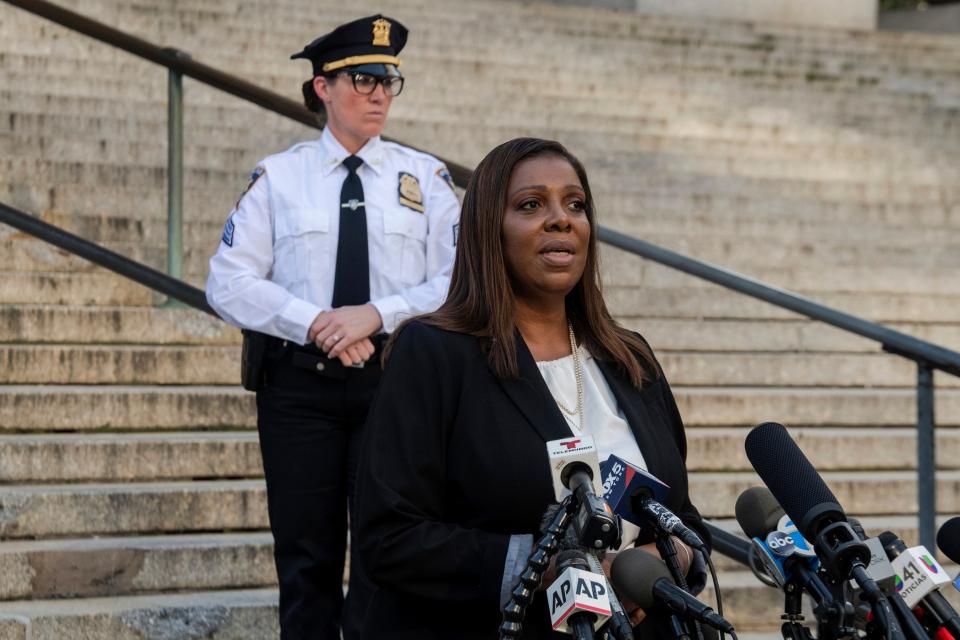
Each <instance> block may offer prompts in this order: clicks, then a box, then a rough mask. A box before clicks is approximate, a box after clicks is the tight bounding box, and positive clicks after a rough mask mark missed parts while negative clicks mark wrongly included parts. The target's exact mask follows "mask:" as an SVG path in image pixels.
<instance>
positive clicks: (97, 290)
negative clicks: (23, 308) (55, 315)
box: [0, 269, 162, 306]
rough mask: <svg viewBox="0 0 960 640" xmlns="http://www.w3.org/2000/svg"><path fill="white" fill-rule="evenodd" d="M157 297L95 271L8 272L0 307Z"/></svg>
mask: <svg viewBox="0 0 960 640" xmlns="http://www.w3.org/2000/svg"><path fill="white" fill-rule="evenodd" d="M160 301H162V297H161V296H160V295H159V294H155V293H154V292H153V291H151V290H150V289H148V288H146V287H144V286H141V285H139V284H137V283H135V282H133V281H132V280H129V279H127V278H123V277H121V276H119V275H115V274H113V273H110V272H108V271H106V270H104V269H97V270H95V271H91V272H89V273H59V272H40V271H33V272H29V271H28V272H24V271H8V272H7V273H5V274H4V277H3V278H0V304H15V303H22V304H74V305H96V304H102V305H127V304H129V305H137V306H143V305H150V304H157V303H158V302H160Z"/></svg>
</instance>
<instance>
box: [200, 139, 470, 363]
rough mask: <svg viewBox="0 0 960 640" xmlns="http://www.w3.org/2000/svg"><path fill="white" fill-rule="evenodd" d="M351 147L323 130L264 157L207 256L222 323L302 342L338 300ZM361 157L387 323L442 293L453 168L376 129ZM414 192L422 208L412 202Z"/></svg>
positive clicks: (377, 289)
mask: <svg viewBox="0 0 960 640" xmlns="http://www.w3.org/2000/svg"><path fill="white" fill-rule="evenodd" d="M349 155H350V154H349V153H347V151H346V150H345V149H344V148H343V146H342V145H341V144H340V143H339V142H338V141H337V139H336V138H335V137H334V136H333V134H332V133H330V130H329V129H324V131H323V134H322V135H321V136H320V139H319V140H314V141H310V142H303V143H300V144H297V145H294V146H293V147H291V148H290V149H288V150H287V151H284V152H283V153H279V154H276V155H273V156H270V157H268V158H266V159H265V160H263V161H262V162H261V163H260V164H259V165H258V166H257V172H258V173H259V172H262V175H260V176H259V177H258V178H256V179H255V180H254V181H253V182H252V183H251V185H250V186H249V187H248V189H247V191H246V192H245V193H244V194H243V195H242V196H241V198H240V201H239V202H238V203H237V206H236V208H235V209H234V210H233V211H232V212H231V214H230V217H229V219H228V220H227V226H226V228H225V229H224V233H223V238H222V239H221V242H220V247H219V248H218V249H217V253H216V254H215V255H214V256H213V257H212V258H211V259H210V276H209V278H208V280H207V301H208V302H209V303H210V306H211V307H213V309H214V310H215V311H216V312H217V313H218V314H220V316H221V317H223V319H225V320H226V321H227V322H229V323H231V324H233V325H236V326H238V327H241V328H245V329H253V330H256V331H260V332H262V333H266V334H269V335H272V336H276V337H280V338H284V339H287V340H292V341H295V342H297V343H298V344H304V343H306V341H307V332H308V330H309V329H310V325H311V324H312V323H313V320H314V318H316V316H317V314H318V313H320V312H321V311H324V310H329V309H330V308H331V306H330V303H331V300H332V299H333V281H334V273H335V270H336V264H337V241H338V235H339V230H340V190H341V187H342V186H343V181H344V180H345V179H346V177H347V168H346V167H344V166H343V164H342V163H343V160H344V158H346V157H347V156H349ZM356 155H357V156H359V157H360V158H361V159H363V164H362V165H361V166H360V168H359V169H357V174H358V175H359V176H360V180H361V182H362V184H363V196H364V201H365V208H366V215H367V238H368V256H369V263H370V297H371V300H370V302H371V303H372V304H373V306H375V307H376V308H377V310H378V311H379V312H380V317H381V318H382V319H383V329H382V330H383V331H386V332H390V331H393V329H394V328H396V326H397V324H399V323H400V322H402V321H403V320H404V319H405V318H408V317H410V316H413V315H416V314H419V313H424V312H427V311H432V310H434V309H436V308H437V307H439V306H440V304H441V303H442V302H443V300H444V299H445V298H446V295H447V288H448V286H449V283H450V273H451V271H452V270H453V256H454V252H455V246H454V245H455V242H456V232H457V225H458V222H459V217H460V203H459V201H458V200H457V197H456V194H455V193H454V191H453V186H452V182H451V181H450V178H449V173H448V172H447V169H446V167H445V166H444V165H443V163H442V162H440V161H439V160H437V159H436V158H434V157H433V156H430V155H428V154H425V153H421V152H419V151H414V150H413V149H410V148H407V147H404V146H401V145H398V144H395V143H392V142H385V141H383V140H381V139H380V138H379V137H376V138H371V139H370V140H369V141H368V142H367V144H366V145H364V147H363V148H362V149H360V150H359V151H358V152H357V153H356ZM255 175H256V173H255ZM411 176H412V178H413V179H412V180H411ZM401 178H402V179H403V183H404V184H403V186H404V190H403V200H404V201H405V202H407V203H408V204H407V205H405V204H402V203H401ZM412 184H413V186H414V188H413V189H411V185H412ZM417 186H418V187H419V189H417V188H416V187H417ZM417 191H419V193H417ZM417 195H419V197H420V204H422V207H423V212H421V211H418V210H416V208H415V205H416V204H417V202H416V196H417ZM411 196H412V197H411ZM411 200H413V202H412V204H413V205H414V207H411V206H408V205H409V204H411Z"/></svg>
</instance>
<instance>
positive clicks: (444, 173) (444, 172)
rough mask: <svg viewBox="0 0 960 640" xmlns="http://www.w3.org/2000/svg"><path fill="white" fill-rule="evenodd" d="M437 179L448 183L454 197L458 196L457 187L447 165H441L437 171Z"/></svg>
mask: <svg viewBox="0 0 960 640" xmlns="http://www.w3.org/2000/svg"><path fill="white" fill-rule="evenodd" d="M437 177H438V178H440V179H441V180H443V181H444V182H446V183H447V186H448V187H450V190H451V191H453V195H457V186H456V185H455V184H453V176H452V175H450V171H449V170H448V169H447V165H445V164H442V165H440V168H439V169H437Z"/></svg>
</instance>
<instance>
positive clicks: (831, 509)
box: [744, 422, 846, 541]
mask: <svg viewBox="0 0 960 640" xmlns="http://www.w3.org/2000/svg"><path fill="white" fill-rule="evenodd" d="M744 448H745V449H746V452H747V458H749V459H750V464H752V465H753V468H754V469H755V470H756V472H757V473H758V474H759V475H760V477H761V478H762V479H763V482H764V483H765V484H766V485H767V487H769V488H770V491H771V492H772V493H773V495H774V497H776V499H777V502H779V503H780V506H781V507H783V510H784V511H786V512H787V514H788V515H789V516H790V518H791V519H792V520H793V522H794V524H795V525H796V526H797V528H798V529H799V530H800V533H801V534H803V537H805V538H806V539H807V540H811V541H813V540H816V538H817V533H819V528H820V527H819V525H820V523H822V522H829V520H845V519H846V516H845V515H844V513H843V509H842V508H841V507H840V504H839V503H838V502H837V498H836V497H835V496H834V495H833V492H832V491H830V489H829V487H827V484H826V483H825V482H824V481H823V478H821V477H820V474H819V473H817V470H816V469H814V468H813V465H812V464H810V461H809V460H807V456H805V455H804V454H803V451H801V450H800V447H798V446H797V443H796V442H794V441H793V438H791V437H790V434H789V433H787V428H786V427H784V426H783V425H782V424H778V423H776V422H764V423H763V424H761V425H760V426H758V427H754V429H753V430H752V431H750V433H749V434H748V435H747V440H746V442H745V443H744Z"/></svg>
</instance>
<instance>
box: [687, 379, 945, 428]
mask: <svg viewBox="0 0 960 640" xmlns="http://www.w3.org/2000/svg"><path fill="white" fill-rule="evenodd" d="M673 392H674V395H675V396H676V400H677V405H678V406H679V408H680V415H681V416H683V419H684V423H685V424H686V425H687V426H688V427H695V426H696V427H699V426H711V427H719V426H730V427H744V426H755V425H757V424H760V423H762V422H765V421H768V420H773V421H776V422H781V423H783V424H785V425H787V426H789V427H803V426H818V425H826V426H832V427H857V426H865V427H886V426H900V427H904V426H906V427H909V426H915V425H916V423H917V414H916V389H824V388H803V387H779V388H775V387H770V388H740V387H674V388H673ZM936 421H937V425H939V426H945V427H946V426H958V425H960V393H958V392H957V390H955V389H941V390H938V391H937V393H936Z"/></svg>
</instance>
